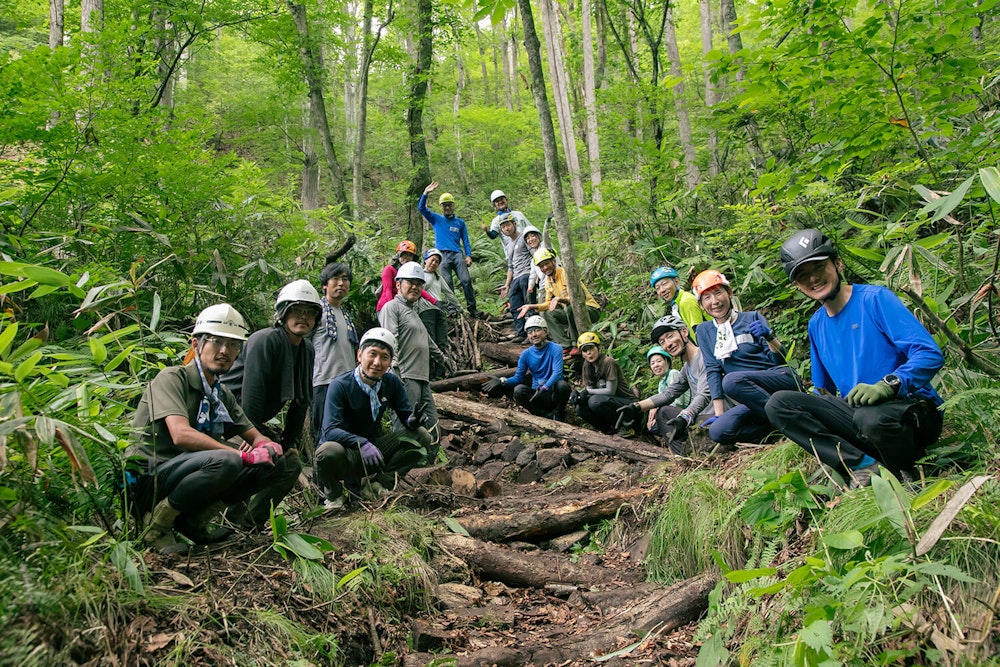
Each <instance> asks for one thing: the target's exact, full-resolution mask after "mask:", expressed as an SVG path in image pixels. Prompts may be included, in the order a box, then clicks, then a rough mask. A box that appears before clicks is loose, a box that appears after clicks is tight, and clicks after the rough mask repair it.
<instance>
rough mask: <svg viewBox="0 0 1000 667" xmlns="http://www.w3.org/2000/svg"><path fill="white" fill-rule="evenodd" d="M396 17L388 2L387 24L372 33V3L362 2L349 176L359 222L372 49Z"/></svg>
mask: <svg viewBox="0 0 1000 667" xmlns="http://www.w3.org/2000/svg"><path fill="white" fill-rule="evenodd" d="M394 17H395V13H394V11H393V8H392V0H389V5H388V8H387V9H386V20H385V23H383V24H382V25H381V26H379V28H378V30H376V31H375V32H374V33H372V0H365V7H364V16H363V19H362V34H363V37H362V45H363V48H362V53H361V63H360V65H359V67H358V94H357V112H356V113H355V118H356V120H357V141H356V143H355V144H354V160H353V168H352V170H351V172H352V188H351V190H352V193H351V194H352V197H351V198H352V200H353V202H354V217H355V218H356V219H358V220H360V219H361V216H362V208H363V206H364V173H363V167H364V161H365V141H366V139H367V133H368V74H369V72H370V71H371V66H372V59H373V57H374V56H375V49H376V48H378V43H379V40H380V39H381V38H382V31H383V30H384V29H385V27H386V26H387V25H389V24H390V23H391V22H392V19H393V18H394Z"/></svg>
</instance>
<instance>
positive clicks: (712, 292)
mask: <svg viewBox="0 0 1000 667" xmlns="http://www.w3.org/2000/svg"><path fill="white" fill-rule="evenodd" d="M699 303H700V304H701V307H702V309H703V310H704V311H705V312H706V313H708V314H709V315H710V316H711V317H712V318H714V319H715V321H716V322H724V321H725V320H726V319H727V318H728V317H729V313H730V311H732V309H733V298H732V294H730V292H729V290H728V289H727V288H726V287H725V286H724V285H716V286H714V287H711V288H709V289H707V290H705V291H704V292H702V293H701V298H700V299H699Z"/></svg>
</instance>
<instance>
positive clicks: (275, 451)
mask: <svg viewBox="0 0 1000 667" xmlns="http://www.w3.org/2000/svg"><path fill="white" fill-rule="evenodd" d="M261 447H263V448H265V449H267V450H268V451H269V452H271V459H272V460H273V459H276V458H278V457H279V456H281V455H282V454H284V453H285V450H283V449H282V448H281V445H279V444H278V443H276V442H274V441H273V440H262V441H261V442H259V443H257V444H256V445H255V446H254V449H260V448H261Z"/></svg>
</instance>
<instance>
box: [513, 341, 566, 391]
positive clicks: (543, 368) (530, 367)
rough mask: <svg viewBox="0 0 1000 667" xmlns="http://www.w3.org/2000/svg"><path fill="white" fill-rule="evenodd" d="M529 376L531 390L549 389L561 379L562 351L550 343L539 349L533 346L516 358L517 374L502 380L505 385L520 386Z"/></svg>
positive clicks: (560, 347) (559, 347)
mask: <svg viewBox="0 0 1000 667" xmlns="http://www.w3.org/2000/svg"><path fill="white" fill-rule="evenodd" d="M528 374H530V375H531V388H532V389H538V388H539V387H543V386H544V387H547V388H551V387H552V386H553V385H554V384H555V383H556V382H558V381H559V380H562V379H563V349H562V346H561V345H557V344H556V343H553V342H552V341H548V342H547V343H546V344H545V345H544V346H543V347H542V348H541V349H538V348H537V347H535V346H534V345H532V346H531V347H529V348H528V349H527V350H525V351H524V352H522V353H521V356H520V357H518V358H517V372H516V373H514V375H513V376H511V377H509V378H507V379H506V380H504V383H505V384H521V383H522V382H524V380H525V379H526V378H525V376H526V375H528Z"/></svg>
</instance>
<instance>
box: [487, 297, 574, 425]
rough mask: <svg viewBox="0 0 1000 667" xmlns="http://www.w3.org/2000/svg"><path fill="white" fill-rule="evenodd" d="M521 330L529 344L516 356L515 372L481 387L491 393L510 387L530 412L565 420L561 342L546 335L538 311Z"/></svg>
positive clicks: (566, 393) (566, 397)
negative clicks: (523, 331)
mask: <svg viewBox="0 0 1000 667" xmlns="http://www.w3.org/2000/svg"><path fill="white" fill-rule="evenodd" d="M524 330H525V331H526V332H527V334H528V342H529V343H531V347H529V348H528V349H526V350H525V351H524V352H522V353H521V356H520V357H518V359H517V372H516V373H514V375H512V376H511V377H509V378H493V379H492V380H488V381H487V382H486V383H485V384H483V391H484V392H485V393H486V394H487V395H490V396H493V395H497V394H499V393H502V391H503V390H505V389H509V388H510V387H513V394H514V400H515V401H516V402H517V404H518V405H520V406H521V407H523V408H524V409H526V410H527V411H528V412H530V413H531V414H533V415H537V416H539V417H544V416H548V415H552V416H553V417H554V418H555V419H557V420H559V421H566V402H567V401H568V400H569V395H570V392H571V391H572V390H571V389H570V386H569V383H568V382H566V380H564V379H563V349H562V346H561V345H557V344H556V343H553V342H552V341H550V340H549V339H548V338H549V327H548V325H547V324H546V323H545V318H543V317H542V316H541V315H532V316H531V317H529V318H528V319H527V321H525V323H524ZM529 376H530V377H529Z"/></svg>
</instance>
